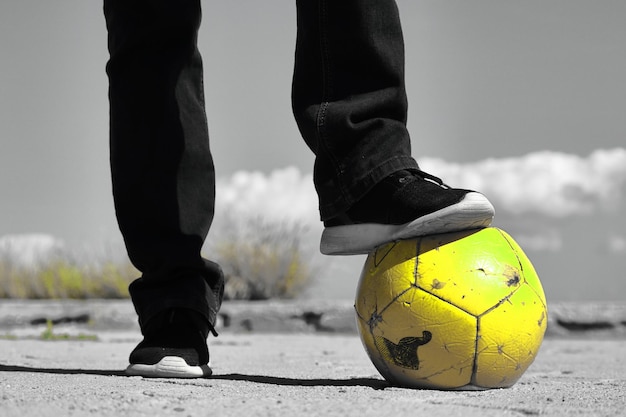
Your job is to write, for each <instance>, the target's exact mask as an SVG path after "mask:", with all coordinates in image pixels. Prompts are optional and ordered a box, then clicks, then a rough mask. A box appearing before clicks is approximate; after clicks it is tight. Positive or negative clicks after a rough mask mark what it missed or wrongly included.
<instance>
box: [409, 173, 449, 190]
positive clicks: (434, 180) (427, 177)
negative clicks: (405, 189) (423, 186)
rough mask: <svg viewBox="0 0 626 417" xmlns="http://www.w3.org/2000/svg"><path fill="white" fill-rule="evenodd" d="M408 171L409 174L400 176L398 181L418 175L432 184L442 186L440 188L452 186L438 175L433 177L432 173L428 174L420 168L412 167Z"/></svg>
mask: <svg viewBox="0 0 626 417" xmlns="http://www.w3.org/2000/svg"><path fill="white" fill-rule="evenodd" d="M409 173H410V174H411V175H407V176H404V177H402V178H400V179H399V180H398V181H400V183H403V184H404V183H406V182H407V181H409V179H411V178H414V177H416V176H417V177H420V178H421V179H423V180H424V181H430V182H432V183H434V184H437V185H438V186H440V187H442V188H447V189H450V188H452V187H450V186H449V185H447V184H445V183H444V182H443V181H442V180H441V178H439V177H435V176H434V175H431V174H429V173H428V172H424V171H422V170H421V169H414V170H411V171H409Z"/></svg>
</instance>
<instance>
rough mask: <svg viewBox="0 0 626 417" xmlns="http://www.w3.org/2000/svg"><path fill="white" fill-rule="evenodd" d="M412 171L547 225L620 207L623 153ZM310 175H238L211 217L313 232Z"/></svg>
mask: <svg viewBox="0 0 626 417" xmlns="http://www.w3.org/2000/svg"><path fill="white" fill-rule="evenodd" d="M419 163H420V166H421V167H422V168H423V169H424V170H425V171H427V172H430V173H432V174H433V175H436V176H439V177H441V178H442V179H443V180H444V181H445V182H446V183H448V184H450V185H451V186H454V187H460V188H470V189H474V190H478V191H481V192H483V193H485V194H486V195H487V196H488V197H489V199H490V200H492V202H493V203H494V205H495V206H496V211H497V212H500V213H501V214H502V213H503V212H506V213H510V214H514V215H517V214H523V213H530V214H539V215H547V216H551V217H567V216H573V215H590V214H594V213H596V212H600V211H605V210H616V209H619V208H621V207H623V202H624V196H625V195H626V192H625V191H626V149H623V148H617V149H611V150H597V151H594V152H593V153H591V154H590V155H589V156H587V157H580V156H577V155H571V154H566V153H561V152H549V151H543V152H535V153H530V154H528V155H524V156H521V157H515V158H501V159H494V158H490V159H485V160H483V161H478V162H473V163H467V164H459V163H451V162H446V161H444V160H442V159H434V158H424V159H421V160H419ZM317 207H318V201H317V195H316V193H315V189H314V187H313V179H312V175H311V174H303V173H301V172H300V171H299V170H298V169H297V168H295V167H288V168H284V169H278V170H275V171H273V172H271V173H269V174H264V173H262V172H247V171H240V172H237V173H235V174H233V175H232V176H231V177H229V178H221V179H219V180H218V182H217V200H216V210H217V211H218V216H220V214H222V215H223V214H224V213H228V214H230V215H236V216H240V217H246V218H250V217H259V218H263V219H267V220H272V221H297V222H304V223H306V224H318V223H319V214H318V211H317ZM527 241H528V243H527V245H528V246H532V247H542V248H544V249H548V250H556V249H555V248H558V247H559V245H560V244H561V243H560V241H559V240H558V239H557V237H555V235H554V234H549V233H547V234H546V233H544V234H543V235H533V237H531V236H529V237H528V239H527Z"/></svg>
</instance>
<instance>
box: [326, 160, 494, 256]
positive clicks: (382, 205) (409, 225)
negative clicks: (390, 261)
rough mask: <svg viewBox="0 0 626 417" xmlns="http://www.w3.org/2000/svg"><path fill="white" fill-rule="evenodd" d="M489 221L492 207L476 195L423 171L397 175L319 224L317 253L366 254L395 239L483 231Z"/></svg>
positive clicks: (391, 176) (393, 175)
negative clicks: (451, 185) (318, 251)
mask: <svg viewBox="0 0 626 417" xmlns="http://www.w3.org/2000/svg"><path fill="white" fill-rule="evenodd" d="M493 216H494V208H493V205H492V204H491V203H490V202H489V200H487V198H486V197H485V196H484V195H482V194H480V193H478V192H475V191H470V190H461V189H456V188H450V187H448V186H447V185H445V184H444V183H443V182H442V181H441V180H440V179H439V178H437V177H434V176H432V175H430V174H427V173H425V172H423V171H398V172H396V173H394V174H392V175H390V176H389V177H387V178H385V179H384V180H383V181H381V182H380V183H379V184H377V185H376V186H375V187H374V188H373V189H372V190H371V191H370V192H369V193H368V194H367V195H366V196H365V197H364V198H363V199H361V200H359V201H358V202H357V203H356V204H355V205H354V206H352V207H351V208H350V209H349V210H348V211H347V212H346V213H344V214H342V215H340V216H337V217H334V218H332V219H330V220H328V221H325V222H324V226H325V228H324V232H323V233H322V241H321V245H320V250H321V252H322V253H323V254H325V255H357V254H367V253H370V252H371V251H373V250H374V249H376V248H377V247H379V246H381V245H383V244H386V243H389V242H394V241H397V240H402V239H411V238H414V237H418V236H425V235H432V234H439V233H447V232H456V231H460V230H467V229H478V228H483V227H487V226H489V225H490V224H491V221H492V219H493Z"/></svg>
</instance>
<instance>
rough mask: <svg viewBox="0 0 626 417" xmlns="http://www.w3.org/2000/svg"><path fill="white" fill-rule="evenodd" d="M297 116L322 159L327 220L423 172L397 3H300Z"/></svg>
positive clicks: (318, 165) (319, 172)
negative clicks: (403, 175) (390, 180)
mask: <svg viewBox="0 0 626 417" xmlns="http://www.w3.org/2000/svg"><path fill="white" fill-rule="evenodd" d="M297 6H298V37H297V41H296V57H295V69H294V79H293V93H292V94H293V95H292V104H293V110H294V115H295V118H296V121H297V123H298V127H299V128H300V132H301V134H302V136H303V137H304V139H305V141H306V143H307V144H308V146H309V147H310V148H311V149H312V150H313V152H314V153H315V155H316V159H315V169H314V181H315V186H316V189H317V192H318V195H319V199H320V213H321V217H322V220H327V219H329V218H332V217H334V216H336V215H337V214H340V213H342V212H344V211H345V210H347V209H348V208H349V207H350V206H351V205H352V204H354V203H355V202H356V201H358V199H360V198H361V197H362V196H363V195H364V194H365V193H367V191H369V190H370V189H371V188H372V187H373V186H374V185H376V184H377V183H378V182H379V181H380V180H382V179H383V178H385V177H386V176H388V175H389V174H391V173H393V172H395V171H398V170H401V169H413V168H417V163H416V162H415V160H414V159H413V158H412V157H411V149H410V139H409V134H408V132H407V130H406V115H407V98H406V92H405V87H404V41H403V37H402V30H401V26H400V19H399V14H398V9H397V6H396V3H395V1H394V0H341V1H336V0H298V2H297Z"/></svg>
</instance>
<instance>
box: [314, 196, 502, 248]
mask: <svg viewBox="0 0 626 417" xmlns="http://www.w3.org/2000/svg"><path fill="white" fill-rule="evenodd" d="M493 216H494V208H493V205H492V204H491V203H490V202H489V200H487V198H486V197H485V196H484V195H482V194H480V193H476V192H471V193H467V194H466V195H465V197H464V198H463V200H461V201H459V202H458V203H457V204H454V205H452V206H448V207H445V208H443V209H441V210H439V211H436V212H434V213H431V214H428V215H426V216H422V217H420V218H418V219H415V220H413V221H411V222H409V223H405V224H401V225H388V224H377V223H363V224H354V225H346V226H334V227H327V228H325V229H324V232H323V233H322V240H321V243H320V251H321V252H322V253H323V254H324V255H361V254H368V253H370V252H372V251H373V250H374V249H376V248H378V247H379V246H382V245H384V244H386V243H389V242H395V241H398V240H405V239H412V238H416V237H419V236H426V235H435V234H439V233H449V232H458V231H461V230H470V229H479V228H482V227H487V226H489V225H490V224H491V221H492V220H493Z"/></svg>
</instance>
